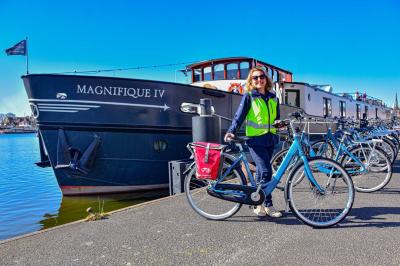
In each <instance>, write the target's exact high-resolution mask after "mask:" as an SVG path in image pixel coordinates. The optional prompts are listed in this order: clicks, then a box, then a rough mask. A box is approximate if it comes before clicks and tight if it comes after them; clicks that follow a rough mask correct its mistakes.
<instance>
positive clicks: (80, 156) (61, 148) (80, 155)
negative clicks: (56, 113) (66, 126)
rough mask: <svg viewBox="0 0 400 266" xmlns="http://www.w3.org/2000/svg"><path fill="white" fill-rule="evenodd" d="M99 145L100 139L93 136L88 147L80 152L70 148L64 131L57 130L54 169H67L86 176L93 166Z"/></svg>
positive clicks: (75, 148)
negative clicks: (55, 163)
mask: <svg viewBox="0 0 400 266" xmlns="http://www.w3.org/2000/svg"><path fill="white" fill-rule="evenodd" d="M100 143H101V139H100V137H98V136H97V135H95V136H94V139H93V141H92V142H91V143H90V145H89V146H88V147H87V148H86V150H85V151H84V152H82V151H81V150H80V149H79V148H77V147H73V146H70V145H69V144H68V141H67V138H66V136H65V132H64V130H63V129H59V130H58V143H57V165H56V166H55V168H56V169H66V168H69V169H71V170H74V171H78V172H81V173H82V174H88V173H89V172H90V170H91V168H92V166H93V164H94V161H95V158H96V154H97V150H98V148H99V146H100Z"/></svg>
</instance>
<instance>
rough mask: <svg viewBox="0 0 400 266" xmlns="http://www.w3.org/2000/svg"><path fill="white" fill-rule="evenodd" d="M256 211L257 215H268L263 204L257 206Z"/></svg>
mask: <svg viewBox="0 0 400 266" xmlns="http://www.w3.org/2000/svg"><path fill="white" fill-rule="evenodd" d="M254 213H255V214H257V216H259V217H264V216H266V215H267V213H266V212H265V208H264V206H263V205H259V206H257V208H255V209H254Z"/></svg>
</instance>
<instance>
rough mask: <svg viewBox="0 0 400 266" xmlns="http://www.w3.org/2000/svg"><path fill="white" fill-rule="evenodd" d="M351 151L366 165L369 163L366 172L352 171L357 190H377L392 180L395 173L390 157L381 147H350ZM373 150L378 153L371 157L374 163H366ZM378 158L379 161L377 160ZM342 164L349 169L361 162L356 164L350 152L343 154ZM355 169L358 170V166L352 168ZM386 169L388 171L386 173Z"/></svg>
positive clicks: (365, 191)
mask: <svg viewBox="0 0 400 266" xmlns="http://www.w3.org/2000/svg"><path fill="white" fill-rule="evenodd" d="M349 152H350V153H352V154H353V155H355V156H357V157H358V159H359V160H360V161H361V162H362V163H363V164H364V165H367V170H368V171H367V172H366V173H363V172H359V173H357V172H354V173H350V174H351V176H352V179H353V183H354V188H355V189H356V191H358V192H364V193H370V192H375V191H378V190H380V189H382V188H384V187H385V186H386V185H387V184H388V183H389V182H390V179H391V178H392V174H393V171H392V164H391V162H390V158H389V157H388V156H387V155H386V154H385V152H384V151H383V150H382V149H381V148H380V147H375V149H371V148H369V147H355V148H353V149H350V150H349ZM371 152H375V153H376V155H374V156H375V157H374V158H372V157H371V159H373V160H374V161H372V162H373V163H374V164H371V161H370V162H369V163H368V164H366V160H367V159H366V158H368V157H369V156H370V154H371ZM376 160H379V161H378V162H376ZM352 161H353V162H352ZM378 163H379V164H378ZM341 164H342V166H343V167H344V168H345V169H346V170H348V171H349V170H350V169H349V167H359V164H357V165H354V164H355V162H354V160H353V159H352V158H351V157H350V156H349V155H348V154H345V155H344V156H343V158H342V159H341ZM353 169H355V170H356V168H352V171H353ZM384 171H386V173H385V172H384ZM376 181H377V182H376ZM371 184H372V185H371Z"/></svg>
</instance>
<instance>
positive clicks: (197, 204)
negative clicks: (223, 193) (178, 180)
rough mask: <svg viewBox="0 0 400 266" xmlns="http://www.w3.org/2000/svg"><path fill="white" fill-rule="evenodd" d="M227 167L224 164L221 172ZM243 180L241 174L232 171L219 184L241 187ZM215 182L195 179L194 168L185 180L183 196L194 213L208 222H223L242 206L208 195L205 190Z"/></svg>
mask: <svg viewBox="0 0 400 266" xmlns="http://www.w3.org/2000/svg"><path fill="white" fill-rule="evenodd" d="M229 167H230V164H228V163H224V167H223V171H226V169H228V168H229ZM244 180H245V178H244V176H243V173H242V172H241V171H240V170H238V169H234V170H233V171H232V172H231V173H230V174H228V175H227V177H226V178H225V179H224V180H222V181H220V182H219V183H223V184H238V185H243V184H244ZM215 182H216V181H210V180H200V179H197V178H196V168H195V167H194V168H193V169H192V170H191V171H190V172H189V174H188V175H187V176H186V178H185V183H184V186H185V194H186V197H187V199H188V202H189V205H190V206H191V207H192V208H193V210H194V211H195V212H196V213H198V214H199V215H201V216H203V217H205V218H207V219H210V220H224V219H227V218H229V217H231V216H232V215H234V214H235V213H236V212H238V211H239V209H240V207H241V206H242V204H241V203H236V202H231V201H226V200H223V199H219V198H216V197H214V196H212V195H210V194H209V193H208V192H207V188H209V187H210V186H211V185H212V184H213V183H215Z"/></svg>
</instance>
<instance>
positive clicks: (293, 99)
mask: <svg viewBox="0 0 400 266" xmlns="http://www.w3.org/2000/svg"><path fill="white" fill-rule="evenodd" d="M285 103H286V104H287V105H291V106H296V107H300V92H299V91H298V90H285Z"/></svg>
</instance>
